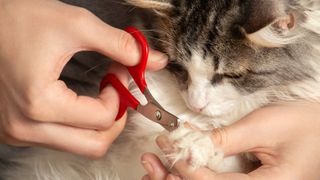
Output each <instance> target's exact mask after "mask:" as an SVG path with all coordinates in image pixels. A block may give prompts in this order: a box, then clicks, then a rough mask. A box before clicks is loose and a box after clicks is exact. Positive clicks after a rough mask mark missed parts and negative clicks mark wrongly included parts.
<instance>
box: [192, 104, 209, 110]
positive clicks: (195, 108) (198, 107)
mask: <svg viewBox="0 0 320 180" xmlns="http://www.w3.org/2000/svg"><path fill="white" fill-rule="evenodd" d="M206 106H207V105H204V106H192V110H193V111H195V112H201V111H203V109H204V108H206Z"/></svg>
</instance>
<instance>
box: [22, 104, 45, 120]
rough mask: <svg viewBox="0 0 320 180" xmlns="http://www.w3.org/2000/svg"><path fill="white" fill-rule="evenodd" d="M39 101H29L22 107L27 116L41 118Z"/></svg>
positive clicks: (33, 118)
mask: <svg viewBox="0 0 320 180" xmlns="http://www.w3.org/2000/svg"><path fill="white" fill-rule="evenodd" d="M40 109H41V108H40V106H39V105H38V103H36V100H33V101H29V103H27V105H25V106H24V107H22V113H23V115H24V116H26V117H27V118H30V119H32V120H40V119H41V118H40V117H41V110H40Z"/></svg>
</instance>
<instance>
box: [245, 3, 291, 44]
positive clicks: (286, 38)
mask: <svg viewBox="0 0 320 180" xmlns="http://www.w3.org/2000/svg"><path fill="white" fill-rule="evenodd" d="M246 14H247V16H246V21H245V23H244V24H243V26H242V30H243V31H244V33H245V35H246V37H247V38H248V39H249V40H250V41H251V42H253V43H254V44H257V45H259V46H263V47H281V46H283V45H286V44H289V43H291V42H292V41H293V40H294V39H295V36H294V35H293V34H292V33H291V32H292V29H293V28H294V27H295V24H296V20H295V17H294V15H293V14H292V13H288V12H286V5H285V3H284V2H283V1H281V0H280V1H279V0H250V1H249V2H248V4H247V7H246Z"/></svg>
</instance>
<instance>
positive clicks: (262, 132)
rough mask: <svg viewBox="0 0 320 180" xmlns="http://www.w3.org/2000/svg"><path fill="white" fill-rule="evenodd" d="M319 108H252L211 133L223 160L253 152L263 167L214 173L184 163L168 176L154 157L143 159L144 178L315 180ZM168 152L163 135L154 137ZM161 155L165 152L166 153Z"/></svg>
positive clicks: (318, 163)
mask: <svg viewBox="0 0 320 180" xmlns="http://www.w3.org/2000/svg"><path fill="white" fill-rule="evenodd" d="M319 112H320V104H318V103H311V102H292V103H286V104H279V105H272V106H268V107H264V108H262V109H259V110H256V111H255V112H253V113H251V114H249V115H247V116H246V117H244V118H243V119H241V120H240V121H238V122H237V123H235V124H233V125H231V126H228V127H225V128H223V129H219V130H217V131H214V132H212V134H211V136H212V140H213V141H214V142H215V144H217V145H219V147H221V148H222V149H223V150H224V152H225V156H226V157H227V156H232V155H235V154H238V153H243V152H250V153H253V154H254V155H255V156H256V157H257V158H258V159H259V160H260V161H261V163H262V166H261V167H260V168H258V169H257V170H255V171H253V172H251V173H249V174H241V173H215V172H213V171H211V170H209V169H207V168H200V169H197V170H191V168H190V166H189V164H188V162H186V161H179V162H177V163H176V164H175V165H174V169H175V170H176V172H177V173H176V174H175V175H174V174H170V173H169V171H168V170H167V169H166V168H165V167H164V166H163V165H162V164H161V162H160V160H159V159H158V157H157V156H155V155H154V154H150V153H146V154H144V155H143V156H142V164H143V166H144V167H145V169H146V170H147V172H148V175H146V176H144V177H143V180H173V179H188V180H206V179H210V180H230V179H237V180H251V179H252V180H270V179H273V180H301V179H308V180H317V179H319V178H320V171H319V169H320V141H319V137H320V115H319ZM157 143H158V145H159V147H160V148H161V149H163V150H164V149H170V147H171V144H170V142H169V141H168V139H167V138H166V137H165V136H161V137H159V138H158V139H157ZM164 153H170V150H169V151H168V150H166V151H165V152H164Z"/></svg>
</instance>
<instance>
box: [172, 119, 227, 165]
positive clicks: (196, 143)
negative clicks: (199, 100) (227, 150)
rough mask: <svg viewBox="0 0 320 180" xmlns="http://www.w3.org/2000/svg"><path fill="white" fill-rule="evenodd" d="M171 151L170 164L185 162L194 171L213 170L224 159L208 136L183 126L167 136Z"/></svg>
mask: <svg viewBox="0 0 320 180" xmlns="http://www.w3.org/2000/svg"><path fill="white" fill-rule="evenodd" d="M168 139H169V141H170V143H171V144H172V149H170V153H169V155H168V158H169V159H170V160H171V161H172V163H173V164H174V163H176V162H177V161H179V160H187V161H188V162H189V163H190V164H191V166H192V167H194V168H195V169H197V168H199V167H208V168H210V169H212V170H215V169H216V167H217V166H218V165H219V164H220V162H222V160H223V158H224V154H223V152H222V151H221V150H220V149H219V148H218V147H216V146H215V144H214V142H213V141H212V139H211V137H210V134H209V133H206V132H201V131H198V130H194V129H192V128H189V127H186V126H184V125H182V126H180V127H179V128H178V129H177V130H175V131H173V132H171V133H170V134H169V135H168Z"/></svg>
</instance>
